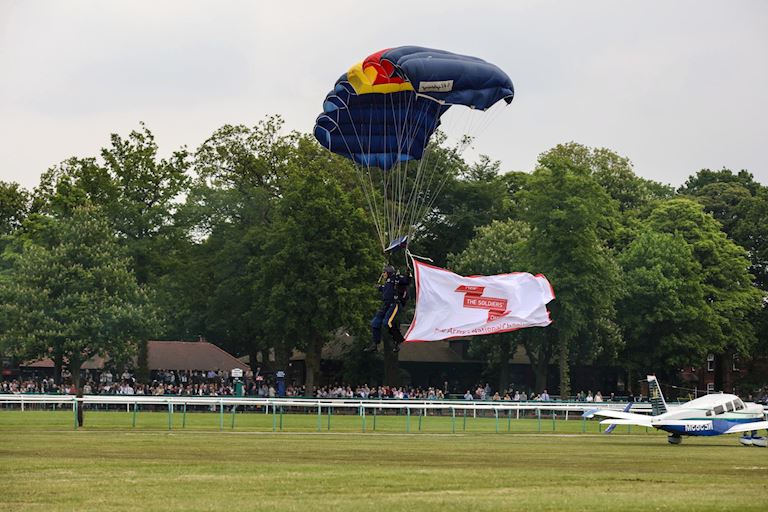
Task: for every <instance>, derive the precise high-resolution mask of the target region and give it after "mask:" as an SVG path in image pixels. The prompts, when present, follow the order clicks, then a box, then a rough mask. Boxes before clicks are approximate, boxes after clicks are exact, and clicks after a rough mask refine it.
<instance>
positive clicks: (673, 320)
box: [617, 228, 719, 383]
mask: <svg viewBox="0 0 768 512" xmlns="http://www.w3.org/2000/svg"><path fill="white" fill-rule="evenodd" d="M619 261H620V263H621V266H622V268H623V270H624V281H625V287H626V294H625V296H624V297H623V298H622V299H621V300H620V301H619V302H618V305H617V308H618V311H619V318H620V319H621V320H620V323H621V326H622V330H623V332H624V337H625V340H626V343H627V346H626V349H625V356H624V357H623V358H622V361H623V364H624V366H625V367H626V368H627V369H628V370H629V371H630V372H638V373H639V374H640V375H645V374H646V373H642V372H648V373H652V374H658V375H667V376H671V374H672V373H673V371H674V370H676V369H679V368H681V367H683V366H687V365H692V364H697V363H698V362H700V361H702V360H703V359H704V357H705V356H706V355H707V353H708V352H711V351H713V350H715V349H716V348H717V347H718V345H719V342H718V341H717V338H718V337H717V330H718V329H717V323H716V322H715V321H714V311H713V309H712V305H711V303H710V302H709V301H707V300H706V296H705V292H704V286H703V283H702V280H701V274H702V267H701V264H700V263H699V262H698V261H697V260H696V259H695V258H694V255H693V248H692V247H691V245H690V244H689V243H688V242H687V241H686V240H685V239H684V238H683V237H682V235H681V234H679V233H665V232H656V231H652V230H650V228H649V229H648V230H647V231H645V232H644V233H642V234H641V235H640V236H638V237H637V238H636V239H635V240H633V241H632V243H631V244H630V245H629V246H628V247H627V249H626V250H625V251H624V252H623V253H622V254H621V255H620V257H619ZM628 382H629V383H632V382H634V379H633V378H631V376H630V378H629V379H628Z"/></svg>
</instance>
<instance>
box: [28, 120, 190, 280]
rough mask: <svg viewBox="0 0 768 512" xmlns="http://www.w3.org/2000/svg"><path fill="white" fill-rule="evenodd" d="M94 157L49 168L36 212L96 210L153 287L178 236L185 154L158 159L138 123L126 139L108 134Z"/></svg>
mask: <svg viewBox="0 0 768 512" xmlns="http://www.w3.org/2000/svg"><path fill="white" fill-rule="evenodd" d="M110 142H111V145H110V146H109V147H106V148H103V149H102V150H101V158H102V160H101V161H98V160H97V159H96V158H93V157H89V158H70V159H68V160H66V161H64V162H62V163H61V164H60V165H58V166H56V167H53V168H52V169H49V170H48V171H47V172H45V173H44V174H43V176H42V177H41V179H40V185H39V186H38V188H37V189H36V190H35V208H36V210H37V211H41V212H43V213H47V214H51V215H58V216H62V215H64V216H65V215H68V214H69V213H70V212H71V210H72V209H74V208H77V207H80V206H84V205H93V206H96V207H99V208H100V209H101V210H102V212H103V213H104V215H105V216H106V218H107V219H108V220H109V223H110V225H111V227H112V228H113V229H114V231H115V233H116V234H117V235H118V239H119V240H120V242H121V244H123V245H124V246H125V248H126V251H127V253H128V255H129V256H130V257H131V258H132V260H133V268H134V271H135V273H136V277H137V279H138V280H139V283H141V284H145V283H152V282H154V281H155V280H156V278H158V277H159V276H161V275H163V273H164V272H165V271H166V270H167V267H168V259H167V258H166V256H167V255H168V254H169V253H172V252H173V245H174V243H175V242H176V241H178V239H179V236H180V235H181V233H180V232H179V231H178V230H177V229H176V226H175V223H174V222H173V220H174V219H173V216H174V214H175V211H176V209H177V202H178V200H179V198H180V196H181V195H182V194H184V193H186V190H187V186H188V183H189V177H188V176H187V175H186V172H187V170H188V169H189V165H190V164H189V159H188V154H187V151H186V150H185V149H180V150H178V151H175V152H174V153H173V154H172V155H171V157H170V158H168V159H159V158H158V149H159V148H158V146H157V143H156V142H155V138H154V135H153V134H152V132H151V131H150V130H149V129H148V128H147V127H146V126H144V125H143V124H142V125H141V129H140V130H139V131H132V132H131V133H130V134H129V135H128V137H127V138H123V137H121V136H120V135H117V134H112V135H111V137H110Z"/></svg>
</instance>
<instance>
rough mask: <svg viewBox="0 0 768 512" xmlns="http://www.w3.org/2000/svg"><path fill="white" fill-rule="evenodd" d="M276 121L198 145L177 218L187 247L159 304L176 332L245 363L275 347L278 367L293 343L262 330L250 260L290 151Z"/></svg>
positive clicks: (227, 131)
mask: <svg viewBox="0 0 768 512" xmlns="http://www.w3.org/2000/svg"><path fill="white" fill-rule="evenodd" d="M281 127H282V120H281V119H280V118H279V117H277V116H272V117H268V118H266V119H265V120H263V121H261V122H259V123H258V124H257V125H256V126H253V127H246V126H230V125H226V126H223V127H222V128H220V129H218V130H216V131H215V132H214V133H213V135H211V137H209V138H208V139H207V140H206V141H205V142H204V143H203V144H202V145H201V146H200V147H199V148H198V149H197V151H196V152H195V160H194V169H195V172H196V175H197V176H196V179H195V180H194V182H193V185H192V187H191V188H190V193H189V195H188V197H187V201H186V203H185V204H184V206H183V208H182V209H181V210H180V212H179V214H178V215H177V216H176V219H177V221H179V222H180V224H181V225H182V226H183V227H184V229H185V230H186V231H187V234H188V240H189V242H190V248H189V250H188V251H187V252H186V253H185V257H184V258H183V259H182V260H181V261H180V265H178V266H177V267H176V269H175V270H174V271H173V272H172V273H170V274H169V275H168V276H167V278H166V281H167V284H166V286H164V288H163V290H164V292H167V293H168V295H167V296H165V297H164V298H163V303H166V304H168V305H173V306H174V307H173V308H171V307H169V308H168V310H169V311H170V312H174V313H175V314H174V315H173V318H172V322H171V332H175V333H178V334H177V336H189V335H192V334H194V333H197V334H202V335H204V336H206V337H209V338H210V339H215V340H216V341H217V343H219V344H222V345H223V346H225V347H226V348H227V349H228V350H230V351H233V352H235V353H243V354H248V355H249V356H250V358H251V362H252V364H254V362H255V361H256V359H257V355H258V353H259V352H261V353H263V354H266V353H268V351H269V350H270V349H274V350H275V355H276V357H277V360H278V361H277V364H278V365H279V366H284V365H287V363H288V359H289V358H290V353H291V349H292V348H293V347H292V346H290V345H286V344H284V343H283V342H282V338H283V337H282V336H281V337H279V338H276V337H268V336H267V335H266V331H265V328H264V321H263V315H262V312H261V311H258V310H256V309H254V302H255V300H256V298H255V296H254V294H256V293H257V292H259V290H258V289H257V287H256V284H255V283H256V281H257V280H258V277H257V276H258V274H259V273H260V272H261V271H262V270H261V269H260V268H259V267H258V265H255V264H251V260H252V259H254V258H258V257H259V256H260V254H261V253H262V251H263V244H264V237H265V235H266V234H267V233H269V232H270V231H271V229H272V222H273V220H272V217H273V212H274V210H275V209H276V207H277V204H278V202H279V200H280V198H281V194H282V192H281V190H282V182H283V180H284V178H285V175H286V174H287V172H288V166H289V161H290V159H291V158H294V157H295V152H296V141H297V135H296V134H294V133H291V134H288V135H281V134H280V129H281ZM265 360H266V358H265Z"/></svg>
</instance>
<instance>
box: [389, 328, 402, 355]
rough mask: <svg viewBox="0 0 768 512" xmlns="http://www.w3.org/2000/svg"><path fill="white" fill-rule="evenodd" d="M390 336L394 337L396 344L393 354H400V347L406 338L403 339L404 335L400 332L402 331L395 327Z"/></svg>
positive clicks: (393, 340) (390, 331)
mask: <svg viewBox="0 0 768 512" xmlns="http://www.w3.org/2000/svg"><path fill="white" fill-rule="evenodd" d="M389 334H391V335H392V342H393V343H394V346H393V347H392V352H394V353H398V352H400V345H401V344H402V343H403V342H404V341H405V338H403V333H401V332H400V329H398V328H397V327H393V328H392V329H390V330H389Z"/></svg>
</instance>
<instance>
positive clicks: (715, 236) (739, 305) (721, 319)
mask: <svg viewBox="0 0 768 512" xmlns="http://www.w3.org/2000/svg"><path fill="white" fill-rule="evenodd" d="M648 227H649V228H650V229H652V230H654V231H657V232H661V233H670V234H675V235H677V236H680V237H682V239H683V240H685V242H686V243H687V244H688V245H689V246H690V250H691V252H692V255H693V258H694V259H695V261H696V262H698V264H699V265H700V268H701V270H700V274H699V279H700V282H701V286H702V289H703V293H704V298H705V301H706V302H707V303H708V304H709V306H710V310H711V317H710V318H709V322H711V328H710V329H708V330H707V332H706V336H708V337H709V338H710V339H709V343H711V345H710V346H711V347H712V350H714V351H715V352H722V351H724V350H725V349H730V350H734V351H736V352H738V353H740V354H745V355H746V354H748V353H749V350H750V348H751V347H752V346H753V345H754V343H755V341H756V339H755V332H754V328H753V326H752V324H751V323H750V319H751V317H752V316H753V315H755V314H757V313H758V312H759V311H760V308H761V306H762V294H761V293H760V291H759V290H758V289H757V288H756V287H755V286H754V285H753V276H751V275H750V274H749V272H748V267H749V260H748V259H747V253H746V251H745V250H744V249H743V248H742V247H740V246H738V245H737V244H735V243H734V242H732V241H731V240H729V239H728V237H727V236H726V234H725V233H723V232H722V231H721V230H720V224H719V223H718V222H717V221H716V220H715V219H714V218H713V217H712V216H711V215H708V214H706V213H705V212H704V211H703V208H702V206H701V205H700V204H699V203H697V202H695V201H692V200H690V199H685V198H677V199H672V200H670V201H667V202H665V203H662V204H661V205H660V206H658V207H657V208H656V209H654V210H653V212H652V213H651V216H650V217H649V219H648ZM707 325H708V326H709V325H710V324H709V323H708V324H707Z"/></svg>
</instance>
